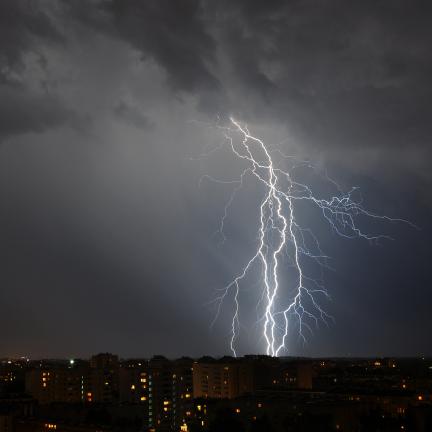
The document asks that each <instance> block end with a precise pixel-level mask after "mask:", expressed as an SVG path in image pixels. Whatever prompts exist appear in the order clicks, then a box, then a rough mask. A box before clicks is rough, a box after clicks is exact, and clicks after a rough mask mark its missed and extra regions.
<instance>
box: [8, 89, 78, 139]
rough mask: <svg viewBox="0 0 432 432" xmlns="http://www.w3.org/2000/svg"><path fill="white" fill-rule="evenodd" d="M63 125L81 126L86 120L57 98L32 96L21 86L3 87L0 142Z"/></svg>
mask: <svg viewBox="0 0 432 432" xmlns="http://www.w3.org/2000/svg"><path fill="white" fill-rule="evenodd" d="M64 123H69V124H71V125H76V126H77V127H80V124H81V125H82V126H84V123H85V121H84V119H80V118H79V116H77V115H76V114H75V113H74V112H73V111H71V110H69V109H67V108H65V107H64V106H63V104H62V103H61V102H60V101H59V99H58V98H56V97H54V96H50V95H45V94H44V95H39V94H33V93H32V92H30V91H28V90H27V89H26V88H24V87H22V86H14V85H4V84H2V85H0V140H2V139H4V138H6V137H8V136H11V135H16V134H23V133H27V132H43V131H44V130H46V129H49V128H51V127H56V126H59V125H62V124H64Z"/></svg>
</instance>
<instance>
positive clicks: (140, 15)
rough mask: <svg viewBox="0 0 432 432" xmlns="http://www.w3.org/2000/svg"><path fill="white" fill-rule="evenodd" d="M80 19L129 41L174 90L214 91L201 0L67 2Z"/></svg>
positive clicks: (215, 83) (210, 44) (211, 49)
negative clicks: (162, 72) (158, 70)
mask: <svg viewBox="0 0 432 432" xmlns="http://www.w3.org/2000/svg"><path fill="white" fill-rule="evenodd" d="M68 7H70V8H71V11H72V13H73V14H74V16H75V17H76V18H78V19H79V20H80V21H81V22H83V23H86V24H88V25H90V26H93V27H94V28H96V29H98V30H100V31H104V32H106V33H108V34H110V35H112V36H113V37H116V38H122V39H124V40H125V41H126V42H128V43H130V44H131V45H132V46H133V47H134V48H135V49H137V50H138V51H140V52H141V53H142V55H143V56H145V57H147V56H149V57H151V58H153V59H154V60H155V61H156V62H157V63H158V64H159V65H160V66H162V68H163V69H164V70H165V71H166V73H167V77H168V82H169V83H170V84H171V85H172V87H173V88H174V89H175V90H182V91H199V90H206V89H215V88H217V86H218V81H217V79H216V78H215V76H214V75H213V74H212V72H211V66H212V61H213V56H214V51H215V49H216V44H215V42H214V41H213V39H212V38H211V37H210V36H209V34H208V32H207V29H206V26H205V23H204V22H203V19H202V8H201V3H200V2H199V0H186V1H181V2H172V1H170V0H150V1H140V0H126V1H125V0H108V1H106V0H101V1H98V0H96V1H85V0H84V1H79V2H72V3H71V2H68Z"/></svg>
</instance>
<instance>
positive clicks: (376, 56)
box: [0, 0, 432, 358]
mask: <svg viewBox="0 0 432 432" xmlns="http://www.w3.org/2000/svg"><path fill="white" fill-rule="evenodd" d="M431 20H432V3H431V2H427V1H412V0H410V1H408V0H407V1H399V0H388V1H361V2H347V1H343V0H340V1H316V0H301V1H282V0H280V1H279V0H272V1H262V0H235V1H232V0H230V1H228V0H218V1H205V0H203V1H198V0H181V1H171V0H94V1H93V0H74V1H66V0H64V1H55V0H52V1H50V0H47V1H44V0H40V1H24V0H22V1H21V0H2V1H1V2H0V197H1V199H0V257H1V270H0V305H1V312H0V330H1V335H2V336H1V343H0V356H16V355H28V356H30V357H32V358H34V357H61V356H67V357H69V356H72V357H77V356H84V357H86V356H89V355H91V354H93V353H96V352H100V351H111V352H115V353H118V354H119V355H121V356H124V357H132V356H150V355H153V354H164V355H167V356H169V357H177V356H181V355H189V356H200V355H203V354H210V355H216V356H217V355H223V354H228V353H229V342H228V341H229V336H230V335H229V322H228V320H229V312H230V311H229V308H228V310H224V312H223V313H222V314H221V317H220V319H219V320H218V321H217V322H216V324H215V326H214V327H213V328H212V329H211V328H210V324H211V321H212V319H213V317H214V312H215V310H214V307H213V305H212V304H211V303H209V302H211V300H212V299H214V297H215V295H217V294H216V293H217V290H218V289H219V288H221V287H223V286H224V285H226V283H227V282H229V281H230V280H231V279H232V277H233V276H235V274H236V273H237V272H238V269H239V268H240V266H242V265H244V262H245V259H246V257H247V256H249V255H250V232H251V230H252V229H253V227H254V226H256V218H254V214H253V211H251V208H252V204H253V198H254V191H247V193H246V194H245V196H243V197H240V201H239V202H238V203H237V204H236V205H235V206H234V208H233V211H232V214H231V215H230V218H229V223H228V225H227V242H226V243H225V244H224V245H223V246H221V245H220V244H219V241H218V240H217V239H216V238H215V236H214V235H213V233H214V232H215V230H216V229H217V228H218V224H219V221H220V218H221V216H222V215H223V207H224V205H225V203H226V201H227V199H228V198H229V196H230V189H229V188H228V187H226V186H223V185H217V184H214V183H211V182H206V181H203V182H200V178H201V177H202V176H203V175H205V174H209V175H213V176H216V177H219V178H230V176H231V175H232V172H233V171H232V170H233V167H232V164H230V163H229V161H228V162H227V161H226V160H224V159H220V158H218V157H217V156H216V157H215V158H210V159H202V158H200V157H199V156H200V155H201V154H202V153H203V152H205V151H206V150H209V149H210V148H212V147H214V146H216V145H217V144H218V142H219V141H220V140H221V136H220V134H218V133H217V132H216V131H215V130H214V128H212V127H205V126H204V125H203V124H204V123H205V124H210V125H212V124H215V122H216V121H217V119H218V116H220V118H222V119H224V118H225V119H226V117H227V116H228V115H230V114H233V115H235V116H236V117H237V118H239V119H241V120H242V121H244V122H247V123H248V125H249V127H250V129H251V130H252V131H253V132H254V133H255V134H256V135H258V136H260V137H262V138H264V139H265V140H266V142H269V143H272V144H274V145H278V146H279V148H281V149H282V150H283V151H284V152H285V153H289V154H295V155H296V156H298V157H300V158H307V159H308V160H311V161H313V163H314V164H316V165H317V166H320V167H322V168H323V169H324V168H325V169H326V170H327V172H328V173H329V175H330V176H331V177H332V178H333V179H335V180H337V182H338V183H339V184H340V185H341V187H342V188H344V189H345V190H346V189H349V188H350V187H351V186H358V187H360V189H361V192H362V196H363V200H364V205H365V206H366V207H367V208H369V209H371V210H372V211H374V212H376V213H379V214H385V215H388V216H394V217H398V218H404V219H407V220H409V221H411V222H413V223H414V224H416V225H417V226H418V227H419V229H418V230H417V229H414V228H412V227H410V226H409V225H406V224H398V223H384V224H383V223H379V224H374V223H371V221H368V220H364V221H362V222H361V223H362V227H363V228H364V229H366V230H367V231H370V232H373V233H374V232H378V231H379V232H380V233H383V234H385V235H388V236H391V237H392V238H393V240H382V241H381V242H380V243H379V244H378V245H377V244H372V243H370V242H367V241H365V240H361V239H359V240H346V239H341V238H338V237H337V236H335V235H334V233H332V232H331V231H330V230H328V229H327V228H325V227H324V226H321V225H319V226H318V233H317V234H318V235H319V236H320V239H321V240H322V247H323V249H324V250H325V252H326V254H327V255H329V256H330V257H331V260H330V265H331V267H332V269H333V270H326V271H325V282H326V286H327V288H328V290H329V293H330V295H331V297H332V300H331V301H329V302H326V303H325V305H324V306H325V309H326V310H327V311H328V312H329V313H330V314H331V315H332V316H333V317H334V319H335V322H334V324H331V325H329V326H325V325H321V326H320V328H319V329H317V330H315V331H314V334H313V335H310V336H308V342H307V343H306V344H303V343H302V342H301V340H299V338H296V337H294V336H292V337H291V338H290V340H289V341H288V345H289V354H291V355H306V356H348V355H352V356H367V355H395V356H396V355H397V356H418V355H432V346H431V343H430V334H431V332H432V313H431V305H432V291H431V288H432V286H431V283H430V280H431V277H430V274H429V273H430V268H431V264H432V255H431V252H430V250H431V246H430V240H431V239H432V230H431V218H432V205H431V199H432V193H431V187H432V171H431V162H432V145H431V137H432V120H431V117H432V81H431V76H432V56H431V43H432V26H431ZM237 174H238V173H237ZM305 217H307V216H305ZM253 307H254V306H253V305H252V304H251V305H250V308H253ZM244 316H245V317H247V312H246V314H245V315H244ZM246 321H247V320H246ZM244 326H245V327H244V329H243V330H242V331H243V332H244V334H243V336H244V340H245V341H246V342H245V345H244V347H243V351H242V352H241V353H242V354H243V353H246V352H250V353H251V352H262V351H263V348H264V346H263V343H262V340H260V339H259V338H257V337H256V332H254V330H253V328H251V327H248V323H247V322H245V323H244Z"/></svg>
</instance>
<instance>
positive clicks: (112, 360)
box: [87, 353, 119, 403]
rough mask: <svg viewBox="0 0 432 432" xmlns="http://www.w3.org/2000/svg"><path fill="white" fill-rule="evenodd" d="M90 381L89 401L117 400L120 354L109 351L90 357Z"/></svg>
mask: <svg viewBox="0 0 432 432" xmlns="http://www.w3.org/2000/svg"><path fill="white" fill-rule="evenodd" d="M90 383H91V385H90V386H91V391H90V392H88V394H87V401H88V402H96V403H112V402H116V401H117V400H118V398H119V360H118V356H116V355H113V354H109V353H102V354H97V355H95V356H93V357H92V358H91V359H90Z"/></svg>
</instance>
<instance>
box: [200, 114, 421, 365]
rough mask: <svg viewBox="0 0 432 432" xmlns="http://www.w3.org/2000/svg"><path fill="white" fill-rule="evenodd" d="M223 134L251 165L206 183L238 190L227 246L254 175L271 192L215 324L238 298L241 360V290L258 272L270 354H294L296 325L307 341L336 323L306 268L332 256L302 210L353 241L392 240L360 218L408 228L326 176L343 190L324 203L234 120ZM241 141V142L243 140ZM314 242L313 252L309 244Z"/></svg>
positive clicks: (234, 325)
mask: <svg viewBox="0 0 432 432" xmlns="http://www.w3.org/2000/svg"><path fill="white" fill-rule="evenodd" d="M217 128H218V129H219V130H220V131H222V133H223V135H224V140H225V144H226V145H227V147H228V149H229V150H230V151H231V152H232V154H233V155H234V156H235V157H236V158H238V159H240V160H242V161H244V162H245V163H246V164H247V166H246V168H245V169H244V170H243V172H242V173H241V175H240V177H239V179H238V180H234V181H224V180H217V179H214V178H212V177H209V176H204V177H206V178H207V179H209V180H212V181H216V182H219V183H224V184H230V183H232V184H235V187H234V189H233V191H232V193H231V196H230V198H229V200H228V202H227V204H226V206H225V209H224V213H223V217H222V219H221V222H220V226H219V230H218V231H219V233H220V234H221V236H222V239H223V241H225V239H226V237H225V233H224V228H225V222H226V219H227V217H228V212H229V208H230V207H231V205H232V204H233V202H234V199H235V196H236V194H237V193H238V192H239V190H240V189H241V188H242V187H243V185H244V183H245V181H246V178H247V176H253V177H254V178H255V179H256V180H257V181H258V182H259V184H261V185H262V186H263V187H264V193H263V196H262V199H261V202H260V204H259V223H258V228H257V234H258V235H257V239H258V241H257V246H256V249H255V251H254V253H253V255H252V257H251V258H250V259H249V261H247V263H246V265H245V266H244V267H243V268H242V269H241V271H240V272H239V274H238V275H237V276H236V277H235V278H234V279H233V280H232V281H231V282H230V283H228V285H226V286H225V287H224V288H223V289H221V290H220V292H221V294H220V295H219V296H218V297H217V298H216V299H215V300H214V301H215V302H216V303H217V312H216V315H215V319H214V322H215V321H216V320H217V319H218V317H219V314H220V311H221V308H222V305H223V303H224V302H225V301H227V299H228V298H230V296H232V299H233V315H232V321H231V338H230V348H231V351H232V353H233V355H234V356H236V355H237V349H236V346H237V342H238V338H239V335H240V317H239V313H240V294H241V283H242V281H243V280H244V279H245V278H246V276H247V275H248V273H249V272H250V271H251V269H252V267H253V266H255V265H259V266H260V269H261V272H262V290H263V291H262V293H261V300H260V302H264V308H263V315H262V317H261V319H260V320H259V322H260V323H262V324H261V325H262V336H263V339H264V341H265V345H266V349H265V351H266V354H267V355H270V356H278V355H280V354H281V353H282V352H283V351H284V350H286V349H287V346H286V339H287V336H288V333H289V329H290V325H292V324H294V323H295V324H296V326H297V327H298V332H299V335H300V337H301V338H302V339H303V340H304V341H306V332H312V327H311V324H312V325H315V326H317V325H318V323H319V322H320V321H323V322H325V323H329V322H330V321H331V320H332V317H331V316H330V315H328V314H327V313H326V312H325V311H324V309H323V308H322V307H321V306H320V301H319V300H320V299H321V298H323V297H327V298H328V297H329V296H328V293H327V291H326V289H325V287H324V285H323V283H322V281H321V280H316V279H314V278H311V277H309V276H308V275H307V274H306V272H305V269H304V260H305V258H310V259H313V260H315V261H316V262H317V263H318V264H319V265H320V266H325V265H326V264H325V261H326V258H327V257H326V256H325V255H324V254H323V252H322V250H321V247H320V245H319V242H318V239H317V237H316V236H315V235H314V234H313V232H312V231H311V229H309V228H304V227H302V226H301V224H300V222H299V220H298V216H297V207H298V204H300V203H301V202H308V203H310V204H312V205H313V206H314V207H315V208H316V209H318V210H319V212H320V214H321V215H322V217H323V220H324V221H326V222H327V223H328V224H329V226H330V228H331V229H332V230H333V231H334V232H335V233H336V234H338V235H340V236H342V237H346V238H363V239H367V240H373V241H376V240H379V239H380V238H388V237H387V236H384V235H368V234H367V233H364V232H363V231H362V230H361V229H360V228H359V227H358V226H357V225H356V223H355V220H356V218H357V217H358V216H365V217H368V218H372V219H380V220H384V221H400V222H406V223H409V222H408V221H405V220H403V219H395V218H390V217H387V216H380V215H377V214H374V213H372V212H370V211H368V210H366V209H365V208H364V207H363V206H362V204H361V202H359V201H357V200H355V198H354V193H355V191H356V188H353V189H351V190H350V191H348V192H347V193H343V192H342V191H341V188H340V187H339V186H338V185H337V184H336V183H335V182H334V181H333V180H331V179H329V178H328V177H327V176H326V177H325V178H326V180H328V181H329V182H331V183H332V184H333V185H334V186H336V188H337V190H338V195H336V196H331V197H330V198H328V199H324V198H318V197H316V196H315V195H314V194H313V192H312V189H311V187H310V186H308V185H307V184H304V183H301V182H299V181H298V180H297V179H296V178H294V177H293V173H292V171H293V169H292V168H291V169H290V170H288V169H282V168H280V167H279V166H278V165H277V163H276V162H275V161H274V156H273V154H274V151H270V150H269V147H268V146H267V145H266V144H265V143H264V141H263V140H262V139H260V138H258V137H256V136H254V135H252V134H251V133H250V131H249V129H248V127H247V126H246V125H244V124H242V123H241V122H239V121H237V120H236V119H235V118H233V117H230V119H229V124H228V125H227V126H221V125H218V126H217ZM236 137H239V139H237V140H236ZM277 152H278V153H279V155H280V156H282V158H284V159H287V158H288V156H285V155H283V154H282V152H281V151H280V150H277ZM308 166H311V165H310V164H308ZM411 225H412V224H411ZM307 238H308V239H309V241H308V240H307ZM311 242H312V244H313V247H310V246H309V245H308V244H309V243H311ZM284 254H288V255H289V258H290V260H291V263H292V267H293V269H294V272H295V276H294V277H293V281H294V283H293V286H294V288H291V289H290V290H285V292H284V289H283V288H284V287H281V283H280V275H279V273H280V267H281V261H282V259H283V255H284ZM287 291H289V293H287ZM288 294H289V295H288ZM287 298H288V299H287Z"/></svg>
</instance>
